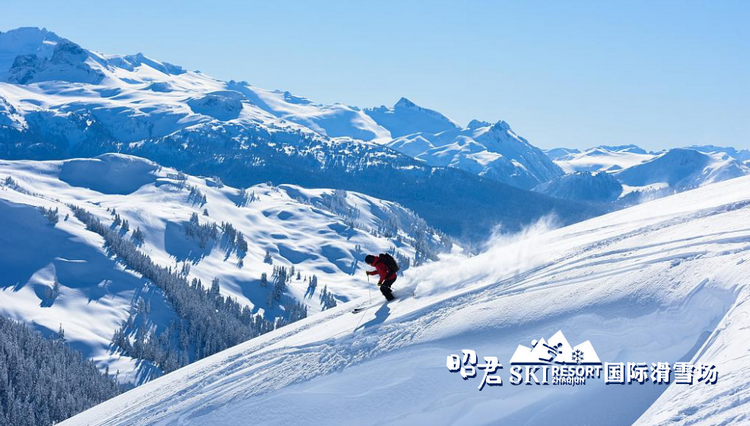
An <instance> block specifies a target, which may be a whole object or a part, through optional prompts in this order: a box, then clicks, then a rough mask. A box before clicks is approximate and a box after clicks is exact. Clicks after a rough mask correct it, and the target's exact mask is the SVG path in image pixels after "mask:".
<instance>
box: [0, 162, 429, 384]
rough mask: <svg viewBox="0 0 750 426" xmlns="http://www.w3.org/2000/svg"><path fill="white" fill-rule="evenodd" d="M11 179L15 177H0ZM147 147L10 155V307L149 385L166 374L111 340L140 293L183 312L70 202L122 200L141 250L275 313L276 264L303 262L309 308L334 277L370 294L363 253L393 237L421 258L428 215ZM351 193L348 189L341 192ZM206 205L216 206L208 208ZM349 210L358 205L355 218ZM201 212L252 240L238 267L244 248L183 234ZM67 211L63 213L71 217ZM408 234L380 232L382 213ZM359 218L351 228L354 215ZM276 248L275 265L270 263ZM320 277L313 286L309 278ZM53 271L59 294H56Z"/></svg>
mask: <svg viewBox="0 0 750 426" xmlns="http://www.w3.org/2000/svg"><path fill="white" fill-rule="evenodd" d="M8 176H10V177H12V179H13V180H15V182H16V185H17V186H16V187H9V186H6V185H4V184H2V182H4V181H5V179H6V177H8ZM178 177H179V175H178V173H177V172H176V171H175V170H173V169H169V168H162V167H159V166H158V165H157V164H155V163H152V162H150V161H148V160H144V159H142V158H138V157H132V156H127V155H120V154H107V155H103V156H100V157H97V158H92V159H74V160H65V161H44V162H37V161H7V160H0V271H2V273H1V274H0V315H4V316H6V317H10V318H14V319H16V320H19V321H23V322H26V323H29V324H32V325H34V326H35V328H37V329H39V330H41V331H42V332H44V333H47V334H49V333H52V332H57V330H58V327H59V326H61V325H62V327H63V328H64V330H65V335H66V338H67V340H68V341H69V342H70V343H71V345H72V346H73V347H74V348H76V349H78V350H80V351H82V353H83V354H84V356H86V357H87V358H93V359H94V360H95V361H96V362H97V364H98V365H99V366H100V367H101V368H102V369H103V368H104V367H105V366H109V368H110V371H111V372H112V373H113V374H114V373H115V372H116V371H117V370H119V371H120V376H119V378H120V380H122V381H123V382H130V383H142V382H144V381H147V380H149V379H151V378H152V377H154V375H158V370H154V369H153V368H151V367H149V366H148V365H147V364H148V363H141V364H139V365H137V364H136V363H135V362H134V361H133V360H132V359H130V358H128V357H123V356H120V355H119V354H118V353H113V352H112V351H111V350H110V347H109V342H110V339H111V338H112V335H113V333H114V331H115V329H116V328H118V327H120V325H121V324H122V322H123V321H124V320H125V319H127V317H128V313H129V312H130V311H131V309H133V302H134V301H135V300H136V299H137V298H138V297H143V298H144V299H145V300H150V301H151V304H152V311H151V312H152V313H151V315H150V318H151V319H152V320H153V323H152V324H149V327H154V328H156V329H157V331H160V330H162V329H163V328H164V327H167V326H168V325H169V322H170V321H171V320H172V319H173V318H174V315H175V314H174V312H173V310H172V308H171V306H170V305H169V304H168V303H167V302H166V300H165V299H164V297H163V295H162V293H161V291H160V290H159V289H158V288H156V287H155V286H153V285H149V284H148V283H147V282H146V280H144V279H142V278H141V277H140V275H138V274H136V273H134V272H132V271H130V270H128V269H125V268H124V267H123V265H122V264H120V263H118V262H116V260H115V259H114V258H112V257H111V256H110V255H109V253H108V252H107V251H106V250H105V249H104V248H103V244H104V241H103V239H102V238H101V237H100V236H99V235H98V234H95V233H93V232H91V231H87V230H86V229H85V227H84V225H83V224H82V223H81V222H79V221H78V220H77V219H76V218H75V217H74V216H73V214H72V212H71V211H70V209H69V207H68V206H67V204H74V205H77V206H80V207H84V208H85V209H87V210H88V211H90V212H91V213H93V214H95V215H96V216H98V217H99V218H100V219H101V220H102V221H103V222H104V223H111V222H112V220H113V218H112V216H111V214H110V213H109V212H107V209H116V211H117V213H118V214H119V215H120V216H121V217H122V218H123V219H127V220H128V222H129V225H130V233H129V234H127V235H125V237H126V238H128V237H130V236H131V235H132V232H133V231H134V230H135V229H136V228H140V229H141V230H142V231H143V233H144V235H145V242H144V244H143V246H142V247H141V250H142V251H143V252H145V253H146V254H148V255H149V256H151V258H152V260H153V261H154V262H156V263H158V264H160V265H162V266H172V267H173V268H176V269H180V268H181V267H182V265H183V263H187V264H189V265H190V279H192V278H199V279H201V281H202V282H203V284H204V285H205V286H209V285H210V283H211V280H212V279H213V278H218V279H219V280H220V286H221V292H222V293H223V294H224V295H229V296H231V297H233V298H236V299H237V300H238V301H239V302H241V303H242V304H246V305H248V306H250V307H251V308H253V310H254V311H256V312H260V313H264V314H265V316H266V318H267V319H269V320H273V318H274V317H278V316H283V315H284V312H285V309H286V308H287V307H288V303H282V305H286V306H280V305H279V304H275V305H274V306H273V308H271V309H269V308H268V306H267V297H268V292H269V291H270V287H271V284H269V288H263V287H261V286H260V284H259V283H260V277H261V274H262V273H267V275H268V279H269V282H270V281H271V280H272V278H271V276H272V271H273V267H274V266H275V265H283V266H286V267H287V268H289V267H291V266H294V267H295V269H296V270H297V271H298V272H300V274H301V278H302V279H297V278H296V276H295V277H294V278H293V279H292V281H291V282H290V283H289V290H288V294H286V295H285V298H287V299H286V300H287V301H300V302H303V303H304V304H305V305H306V306H307V307H308V311H309V314H310V315H313V314H315V313H317V312H320V310H321V309H322V305H321V300H320V294H321V291H322V290H323V288H324V287H326V286H327V289H328V291H329V292H332V293H334V295H335V298H336V299H337V300H338V301H339V303H341V302H345V301H348V300H352V299H356V298H359V297H362V296H364V295H367V294H368V293H369V291H370V290H375V291H377V290H376V289H373V287H374V284H373V283H369V282H368V280H367V278H366V277H365V275H364V270H365V267H366V266H367V265H365V264H364V262H361V260H362V258H363V257H364V255H365V253H379V252H383V251H386V250H389V249H390V248H391V247H394V248H395V249H396V250H397V251H398V252H399V253H401V254H403V255H404V256H408V257H413V256H414V248H413V247H412V245H411V243H410V242H409V241H410V240H409V239H408V238H405V235H404V231H403V230H404V229H409V228H410V227H411V226H412V225H417V224H418V219H416V217H415V216H414V215H413V214H412V213H411V212H410V211H408V210H406V209H404V208H403V207H401V206H399V205H398V204H396V203H392V202H388V201H382V200H379V199H375V198H372V197H369V196H365V195H361V194H357V193H353V192H348V193H346V192H344V194H345V196H344V198H343V200H344V204H340V205H337V206H338V207H337V208H336V209H332V208H331V207H330V203H329V202H328V201H329V200H331V199H332V197H333V192H334V191H332V190H327V189H305V188H301V187H298V186H293V185H281V186H278V187H274V186H268V185H265V184H263V185H257V186H253V187H250V188H247V189H246V192H247V197H248V198H250V197H255V201H248V202H243V201H242V199H241V198H240V195H239V194H240V191H239V190H238V189H236V188H231V187H228V186H222V185H220V184H219V182H217V181H216V180H215V179H213V178H201V177H193V176H185V178H186V179H187V180H186V181H184V182H182V181H181V180H178ZM188 186H192V187H195V188H197V189H198V190H199V191H200V192H201V193H203V194H205V195H206V198H207V203H206V204H204V205H200V204H199V203H195V202H191V201H190V200H189V190H188ZM339 194H341V193H339ZM37 207H47V208H58V209H59V217H60V220H59V222H58V223H57V224H56V225H55V226H52V225H51V224H49V223H48V221H47V220H46V219H45V218H44V217H42V215H41V214H40V212H39V211H37ZM204 209H206V210H207V211H208V213H209V216H204V215H203V211H204ZM351 212H356V213H355V214H354V215H356V216H357V217H356V218H352V217H353V216H354V215H352V214H351ZM193 213H196V214H198V216H199V218H200V223H201V224H203V223H212V222H213V223H217V224H218V225H220V224H221V223H222V222H229V223H231V224H232V225H233V226H234V227H235V228H237V229H238V230H239V231H240V232H242V233H243V234H244V235H245V239H246V241H247V243H248V246H249V250H248V252H247V254H246V256H245V257H244V259H243V262H244V265H242V266H241V267H240V266H239V265H238V260H239V259H238V256H237V254H236V252H227V250H226V249H225V248H224V247H222V246H221V243H220V242H219V241H211V242H209V244H208V245H207V246H206V247H205V248H201V247H200V246H199V243H198V241H197V239H195V238H190V237H187V236H186V235H185V231H184V225H185V224H186V223H188V221H189V219H190V216H191V214H193ZM66 215H69V218H68V219H67V220H65V216H66ZM386 222H388V223H390V224H392V225H393V226H395V227H396V229H397V230H399V234H400V235H398V236H397V235H393V236H392V237H390V238H386V237H384V236H379V235H380V234H378V235H375V234H377V233H372V232H371V230H377V229H378V228H379V227H381V226H383V224H384V223H386ZM351 224H354V225H355V227H354V228H352V227H351V226H350V225H351ZM267 250H268V251H269V252H270V255H271V257H272V260H273V265H271V264H268V263H266V262H265V261H264V258H265V254H266V251H267ZM312 275H316V276H317V278H318V286H317V288H316V289H312V291H311V289H310V288H309V286H308V282H306V281H305V278H309V277H311V276H312ZM55 280H57V281H58V282H59V283H60V288H61V291H60V295H59V296H58V297H57V298H54V299H52V298H49V297H47V295H48V293H49V290H48V289H52V287H53V285H54V282H55Z"/></svg>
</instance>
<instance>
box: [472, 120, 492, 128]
mask: <svg viewBox="0 0 750 426" xmlns="http://www.w3.org/2000/svg"><path fill="white" fill-rule="evenodd" d="M491 125H492V123H490V122H489V121H483V120H471V121H470V122H469V124H468V125H467V126H466V128H467V129H471V130H474V129H479V128H481V127H488V126H491Z"/></svg>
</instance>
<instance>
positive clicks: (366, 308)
mask: <svg viewBox="0 0 750 426" xmlns="http://www.w3.org/2000/svg"><path fill="white" fill-rule="evenodd" d="M373 306H375V305H370V306H362V307H359V308H354V309H352V313H353V314H358V313H360V312H362V311H366V310H368V309H370V308H372V307H373Z"/></svg>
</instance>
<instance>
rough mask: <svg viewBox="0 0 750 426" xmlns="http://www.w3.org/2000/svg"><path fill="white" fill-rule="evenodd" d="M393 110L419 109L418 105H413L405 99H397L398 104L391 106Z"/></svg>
mask: <svg viewBox="0 0 750 426" xmlns="http://www.w3.org/2000/svg"><path fill="white" fill-rule="evenodd" d="M393 108H419V105H417V104H415V103H414V102H412V101H410V100H409V99H407V98H404V97H401V99H399V100H398V102H396V104H395V105H393Z"/></svg>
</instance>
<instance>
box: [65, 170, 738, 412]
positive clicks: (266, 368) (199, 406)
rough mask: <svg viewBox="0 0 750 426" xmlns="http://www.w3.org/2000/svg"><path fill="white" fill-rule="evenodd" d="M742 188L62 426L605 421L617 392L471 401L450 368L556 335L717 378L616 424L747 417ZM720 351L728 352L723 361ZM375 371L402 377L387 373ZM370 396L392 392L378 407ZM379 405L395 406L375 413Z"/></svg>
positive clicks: (597, 225) (291, 340)
mask: <svg viewBox="0 0 750 426" xmlns="http://www.w3.org/2000/svg"><path fill="white" fill-rule="evenodd" d="M748 189H750V180H748V179H744V178H742V179H737V180H734V181H729V182H726V183H724V184H717V185H715V186H713V187H711V188H707V189H703V190H697V191H691V192H687V193H684V194H680V195H678V196H675V197H670V198H667V199H663V200H658V201H656V202H652V203H649V204H645V205H641V206H638V207H635V208H633V209H628V210H624V211H621V212H616V213H613V214H610V215H607V216H603V217H599V218H595V219H592V220H590V221H587V222H584V223H581V224H577V225H573V226H571V227H568V228H562V229H559V230H556V231H551V232H549V235H545V236H544V238H545V241H547V242H548V243H549V247H540V249H541V250H542V251H546V252H549V253H553V254H555V257H553V258H550V259H548V261H546V262H543V263H541V264H534V265H530V266H529V267H528V268H527V269H526V270H524V271H521V272H520V273H517V272H516V271H513V272H511V273H509V275H508V276H504V277H496V276H491V277H482V279H480V280H475V279H474V278H475V277H472V281H471V282H463V283H462V282H456V283H453V285H445V286H444V287H442V289H443V292H442V293H438V294H429V295H427V296H424V297H420V294H419V293H420V284H421V283H419V282H418V281H417V280H416V279H415V278H412V282H411V283H406V284H404V287H401V288H397V290H396V292H397V294H398V292H399V290H401V292H402V293H403V292H405V293H407V294H409V293H411V291H412V289H411V288H413V286H414V285H415V283H416V286H417V287H416V292H417V293H416V294H417V297H416V298H410V297H404V298H400V299H397V300H396V301H395V302H392V303H390V304H383V305H381V306H379V307H377V306H376V307H373V308H371V309H369V310H367V311H366V312H364V313H361V314H358V315H351V314H350V310H351V305H364V304H366V302H367V298H361V299H358V301H356V302H355V303H350V304H348V305H347V306H341V307H338V308H336V309H334V310H331V311H327V312H323V313H321V314H319V315H316V316H314V317H311V318H308V319H307V320H304V321H302V322H300V323H297V324H293V325H291V326H289V327H286V328H283V329H281V330H278V331H275V332H273V333H270V334H268V335H265V336H261V337H260V338H257V339H254V340H251V341H249V342H247V343H244V344H242V345H239V346H237V347H235V348H232V349H229V350H227V351H225V352H223V353H221V354H217V355H215V356H213V357H210V358H207V359H204V360H202V361H199V362H197V363H195V364H193V365H190V366H188V367H186V368H184V369H182V370H179V371H177V372H174V373H172V374H170V375H168V376H166V377H164V378H162V379H159V380H156V381H153V382H151V383H148V384H146V385H144V386H142V387H140V388H138V389H136V390H134V391H131V392H128V393H126V394H124V395H122V396H120V397H118V398H115V399H114V400H111V401H108V402H105V403H104V404H102V405H100V406H98V407H96V408H94V409H92V410H90V411H88V412H84V413H83V414H81V415H79V416H77V417H74V418H72V419H70V420H68V421H67V422H65V424H71V425H72V424H103V425H116V424H138V425H146V424H159V425H182V424H247V423H253V424H255V423H261V424H294V423H295V422H298V421H299V419H300V418H299V416H305V417H304V419H305V422H306V423H312V424H317V423H330V422H334V423H346V424H381V423H392V424H399V423H404V424H408V423H410V422H411V423H412V424H413V422H415V421H420V422H422V421H426V420H428V419H431V420H434V422H435V423H437V424H449V423H454V422H468V423H484V422H492V421H500V420H506V421H507V422H509V424H541V423H544V422H545V421H546V420H548V419H552V418H555V417H554V416H559V415H560V414H559V413H553V412H550V410H549V409H548V407H549V406H554V404H557V403H559V401H558V400H559V399H560V397H561V395H562V396H564V398H563V401H565V402H566V403H570V404H586V405H585V406H586V408H587V409H590V410H592V413H590V414H591V415H592V416H604V415H605V413H603V412H600V411H603V410H602V409H598V408H597V405H602V406H605V407H609V405H611V404H612V402H611V401H609V400H607V399H606V398H607V395H606V394H612V393H613V392H615V391H611V392H610V391H609V389H610V388H607V389H606V390H607V392H601V393H600V394H597V395H595V396H592V394H591V392H590V388H587V389H583V388H580V387H579V388H574V389H573V390H569V389H565V388H564V387H562V388H553V389H551V390H550V389H549V388H547V389H544V390H538V391H537V393H536V394H534V393H532V392H531V391H526V389H518V388H515V387H511V386H509V385H506V386H503V387H502V388H500V389H490V390H489V392H488V391H487V390H485V391H483V392H481V393H480V392H478V391H477V390H476V388H475V386H476V384H477V382H476V381H474V382H472V381H468V382H463V381H461V380H460V378H459V377H458V376H456V375H452V374H450V373H448V371H447V370H446V369H445V366H444V361H445V356H446V355H448V354H450V353H456V352H458V351H460V350H461V349H463V348H464V347H471V348H473V349H478V353H479V356H480V357H481V356H483V355H490V353H487V351H488V350H494V351H495V352H501V355H502V354H503V353H504V354H505V355H506V356H505V357H503V356H501V357H500V359H501V362H503V360H505V362H507V359H508V357H509V355H510V353H512V350H514V349H515V346H516V345H517V344H521V343H525V344H527V343H528V342H526V341H525V340H524V339H531V338H538V337H539V336H538V334H539V335H542V334H544V333H547V334H549V335H551V334H552V333H554V332H555V331H556V330H557V329H562V330H563V331H564V332H565V333H566V334H567V335H568V336H569V338H571V336H572V337H573V338H574V339H573V338H571V341H573V340H575V342H578V341H579V340H580V341H584V340H587V339H591V340H592V343H593V344H594V345H595V346H596V348H597V352H598V353H599V356H600V357H601V358H602V360H603V361H629V360H630V361H642V360H647V361H648V362H655V361H669V362H674V361H677V360H678V359H679V358H681V357H684V356H690V358H692V359H694V360H695V362H713V363H715V364H716V365H717V368H719V369H720V379H719V383H718V384H717V385H715V386H707V385H702V384H700V385H694V386H687V387H685V386H683V387H678V386H674V385H673V386H671V387H669V388H667V390H666V392H664V393H663V394H662V395H661V396H660V395H659V394H658V393H653V392H654V389H656V390H658V391H662V390H664V389H663V388H662V389H658V387H654V386H653V385H650V384H649V386H652V387H651V388H645V389H648V390H649V393H648V395H647V396H646V397H643V401H638V402H637V403H633V404H632V405H633V406H632V407H631V406H630V405H628V406H627V407H626V408H625V414H624V415H623V416H620V417H618V420H619V422H620V423H622V424H629V423H632V422H633V421H635V420H636V419H638V417H639V416H641V414H642V413H644V411H645V412H646V413H645V414H644V415H643V416H642V417H641V418H640V420H639V424H662V423H663V422H665V421H667V420H668V421H670V422H674V423H675V424H700V423H707V424H714V423H717V422H720V421H722V419H723V420H725V421H728V422H730V421H739V420H742V419H745V418H746V417H744V416H746V414H745V411H747V405H746V404H747V401H748V393H749V392H750V389H749V388H748V385H746V384H745V383H747V382H748V377H747V373H746V372H745V369H744V368H742V367H743V366H746V365H747V362H748V358H749V357H748V355H747V350H746V345H747V342H748V341H750V338H748V332H747V327H746V326H745V325H744V324H746V323H747V321H746V319H747V318H748V308H747V304H746V303H745V300H744V298H745V297H747V293H748V288H747V287H746V286H745V285H746V283H745V282H744V281H743V278H746V277H747V276H748V274H747V272H748V266H750V265H748V263H747V262H746V261H747V251H748V250H750V228H748V227H747V226H746V225H745V223H744V222H745V221H744V218H745V217H747V214H748V212H750V199H748V197H747V195H745V194H747V193H748ZM733 198H734V199H733ZM738 198H742V199H738ZM654 212H658V213H657V214H654ZM482 256H484V255H480V256H478V257H479V258H480V260H483V261H485V262H491V261H492V259H486V258H485V259H482ZM475 259H476V258H475ZM744 265H748V266H744ZM433 267H440V266H439V265H438V266H433ZM428 268H429V267H428ZM419 272H420V270H419V269H417V270H415V271H414V272H413V274H418V273H419ZM428 272H429V271H425V273H428ZM412 276H413V275H412ZM397 284H401V283H397ZM561 296H563V297H562V298H561ZM378 297H379V295H378ZM563 302H564V303H563ZM358 321H361V325H359V326H358V327H357V323H358ZM355 327H357V329H356V330H355V329H354V328H355ZM483 333H484V335H483ZM708 333H710V336H708V338H707V340H706V341H705V342H703V341H702V340H701V339H702V337H701V336H702V335H705V334H708ZM727 334H730V337H728V336H727ZM545 337H548V336H545ZM703 338H705V337H703ZM660 340H661V341H660ZM488 341H489V342H492V343H488ZM743 345H744V346H743ZM737 347H741V348H742V350H740V351H737V350H736V349H737ZM405 348H408V350H404V349H405ZM694 348H698V350H697V351H694ZM483 349H484V351H483ZM728 351H734V352H733V353H734V354H735V357H734V358H732V359H727V353H728ZM693 352H695V353H693ZM426 354H427V355H426ZM491 355H496V353H492V354H491ZM384 364H385V366H391V367H392V369H393V370H396V371H397V372H401V373H404V374H405V372H406V371H409V372H411V373H410V374H411V375H408V374H406V375H404V376H399V375H398V373H394V372H391V371H386V369H385V368H384ZM370 366H371V367H370ZM732 367H734V369H732ZM379 369H382V370H379ZM390 369H391V368H389V369H388V370H390ZM418 374H424V375H425V377H422V378H421V379H420V378H419V376H418ZM371 375H374V376H377V377H374V378H373V377H371ZM426 378H429V379H430V380H431V381H432V382H434V383H431V384H430V386H429V387H428V388H427V389H429V390H431V393H430V394H428V395H422V396H421V397H420V396H419V395H416V396H415V395H413V393H412V391H414V390H415V389H422V390H425V389H424V386H427V385H425V384H424V383H423V382H424V379H426ZM359 381H361V382H362V383H361V386H357V384H358V383H359ZM443 385H444V386H443ZM590 386H592V387H595V385H590ZM521 388H525V387H521ZM355 389H356V390H357V391H358V392H354V393H353V391H354V390H355ZM373 389H380V392H383V393H384V394H386V395H388V396H387V397H382V399H379V397H378V396H376V395H374V394H373V392H374V390H373ZM633 389H635V390H638V388H632V387H625V388H623V390H622V392H631V393H633V392H635V391H633ZM407 391H409V392H407ZM347 392H349V393H347ZM493 392H495V393H494V394H493ZM618 392H619V391H618ZM450 395H454V397H453V398H451V397H449V396H450ZM493 395H494V396H493ZM629 395H630V394H629ZM636 396H637V394H633V396H632V398H633V400H636V399H637V398H636ZM498 397H500V399H497V398H498ZM549 398H554V399H549ZM597 398H602V399H601V403H600V404H597V403H596V401H597ZM383 401H388V404H389V408H388V410H387V412H385V413H379V412H378V411H377V409H376V407H377V406H380V403H381V402H383ZM441 401H442V402H441ZM548 401H549V402H548ZM552 401H555V403H553V404H551V402H552ZM608 401H609V402H608ZM316 403H317V404H318V405H317V406H316V405H315V404H316ZM492 404H494V405H492ZM539 404H541V405H539ZM608 404H609V405H608ZM338 405H341V407H338ZM292 406H293V407H295V410H289V407H292ZM649 406H650V408H649ZM490 407H494V408H490ZM541 407H546V408H541ZM285 408H286V410H285ZM303 408H305V409H303ZM381 408H382V407H381ZM609 408H611V407H609ZM503 410H505V411H503ZM354 412H356V413H357V415H356V416H355V415H354ZM368 413H370V414H368ZM326 416H328V417H327V418H328V420H327V421H326ZM569 416H570V415H568V417H565V416H563V417H560V419H561V421H562V424H565V422H566V421H576V420H580V419H577V418H576V417H569ZM593 418H594V419H599V421H601V420H602V419H605V418H607V417H593ZM566 419H567V420H566ZM717 419H719V420H717ZM610 420H612V419H611V418H610ZM576 422H577V421H576ZM595 423H596V421H595Z"/></svg>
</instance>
